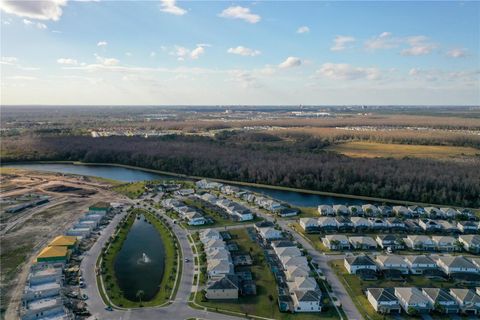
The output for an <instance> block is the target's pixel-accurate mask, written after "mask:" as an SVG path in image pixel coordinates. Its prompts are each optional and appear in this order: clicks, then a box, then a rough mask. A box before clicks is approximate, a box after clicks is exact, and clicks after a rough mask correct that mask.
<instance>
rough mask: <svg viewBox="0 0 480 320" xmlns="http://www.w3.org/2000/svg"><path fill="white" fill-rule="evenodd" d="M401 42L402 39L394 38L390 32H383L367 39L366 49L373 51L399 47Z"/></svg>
mask: <svg viewBox="0 0 480 320" xmlns="http://www.w3.org/2000/svg"><path fill="white" fill-rule="evenodd" d="M399 44H400V39H398V38H393V37H392V34H391V33H390V32H382V33H381V34H379V35H378V36H375V37H373V38H370V39H369V40H367V41H365V49H367V50H371V51H374V50H378V49H391V48H395V47H398V45H399Z"/></svg>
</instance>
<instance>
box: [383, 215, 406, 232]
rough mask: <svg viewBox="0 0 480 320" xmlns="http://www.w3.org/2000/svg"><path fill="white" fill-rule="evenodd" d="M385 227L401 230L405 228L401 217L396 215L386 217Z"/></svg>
mask: <svg viewBox="0 0 480 320" xmlns="http://www.w3.org/2000/svg"><path fill="white" fill-rule="evenodd" d="M387 227H388V228H389V229H390V230H396V231H403V230H405V228H406V226H405V222H403V220H402V219H400V218H397V217H392V218H388V219H387Z"/></svg>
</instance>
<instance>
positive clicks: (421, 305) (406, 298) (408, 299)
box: [395, 288, 433, 313]
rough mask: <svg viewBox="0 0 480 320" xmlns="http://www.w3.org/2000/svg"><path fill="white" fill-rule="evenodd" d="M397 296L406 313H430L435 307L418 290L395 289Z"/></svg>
mask: <svg viewBox="0 0 480 320" xmlns="http://www.w3.org/2000/svg"><path fill="white" fill-rule="evenodd" d="M395 296H396V297H397V298H398V302H399V303H400V305H401V306H402V308H403V310H405V312H406V313H410V312H411V310H412V309H414V310H416V311H417V312H419V313H428V312H430V311H431V310H432V308H433V306H432V305H431V303H430V300H428V298H427V297H426V296H425V295H424V294H423V293H422V292H421V291H420V290H419V289H417V288H395Z"/></svg>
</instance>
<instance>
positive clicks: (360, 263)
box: [343, 255, 378, 274]
mask: <svg viewBox="0 0 480 320" xmlns="http://www.w3.org/2000/svg"><path fill="white" fill-rule="evenodd" d="M343 262H344V266H345V269H347V271H348V273H350V274H356V273H357V272H358V271H359V270H372V271H375V272H376V271H378V267H377V264H376V263H375V261H373V259H372V258H370V257H369V256H367V255H359V256H348V257H345V258H344V259H343Z"/></svg>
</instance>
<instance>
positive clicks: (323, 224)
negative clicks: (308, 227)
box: [318, 217, 338, 229]
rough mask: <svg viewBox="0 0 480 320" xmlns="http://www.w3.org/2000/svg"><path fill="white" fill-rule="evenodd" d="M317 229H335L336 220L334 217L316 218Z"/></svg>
mask: <svg viewBox="0 0 480 320" xmlns="http://www.w3.org/2000/svg"><path fill="white" fill-rule="evenodd" d="M318 227H319V228H320V229H337V227H338V226H337V220H336V219H335V218H334V217H320V218H318Z"/></svg>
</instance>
